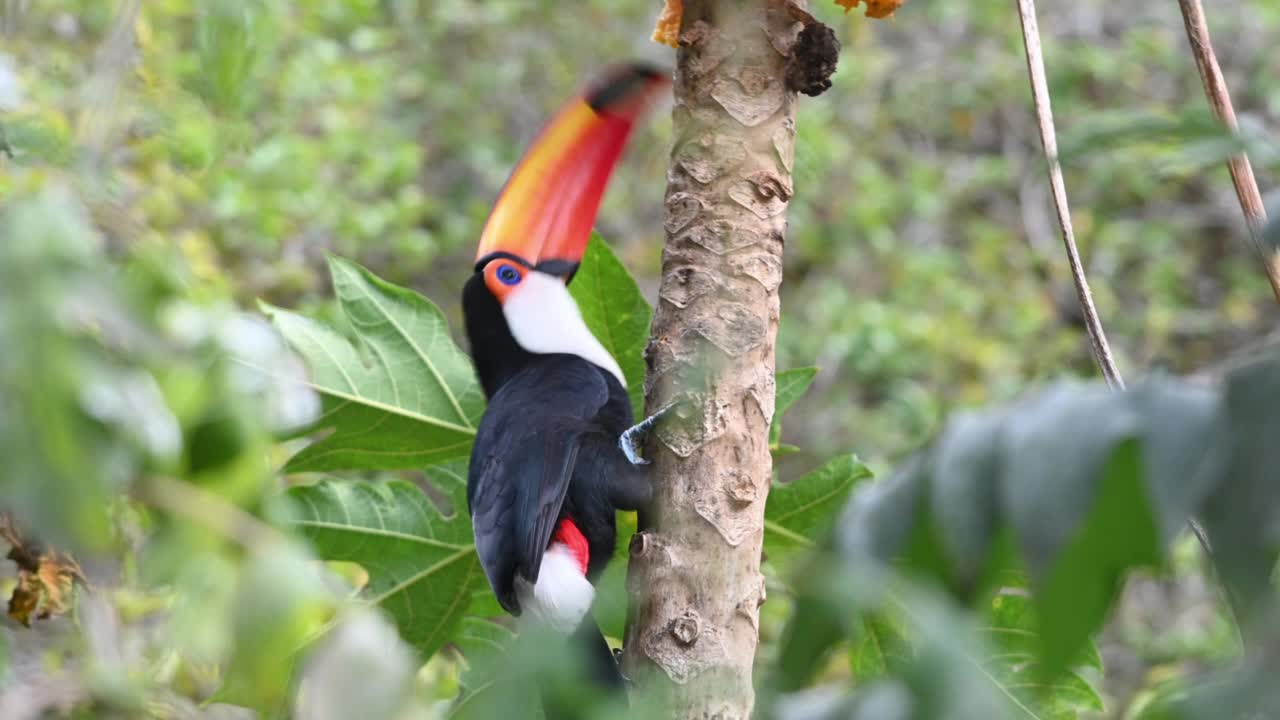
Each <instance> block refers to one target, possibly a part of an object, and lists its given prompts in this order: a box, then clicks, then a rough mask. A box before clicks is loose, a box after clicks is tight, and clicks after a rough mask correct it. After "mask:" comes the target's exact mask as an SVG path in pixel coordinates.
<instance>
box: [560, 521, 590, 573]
mask: <svg viewBox="0 0 1280 720" xmlns="http://www.w3.org/2000/svg"><path fill="white" fill-rule="evenodd" d="M555 543H561V544H563V545H564V546H565V547H567V548H569V552H571V553H573V559H574V560H577V561H578V569H580V570H581V571H582V574H583V575H586V574H587V561H588V560H589V559H590V557H591V556H590V552H589V550H588V548H587V537H586V536H585V535H583V534H582V531H581V530H579V529H578V526H577V525H575V524H574V523H573V521H572V520H570V519H569V518H564V519H563V520H561V521H560V522H559V524H557V525H556V531H555V532H554V533H552V535H551V544H555Z"/></svg>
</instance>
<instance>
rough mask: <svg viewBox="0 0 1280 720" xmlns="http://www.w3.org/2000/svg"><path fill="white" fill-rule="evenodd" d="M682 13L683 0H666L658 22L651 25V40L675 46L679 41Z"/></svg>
mask: <svg viewBox="0 0 1280 720" xmlns="http://www.w3.org/2000/svg"><path fill="white" fill-rule="evenodd" d="M682 15H684V0H666V4H665V5H663V6H662V14H660V15H658V24H657V25H655V26H654V27H653V41H654V42H659V43H662V44H663V45H669V46H671V47H675V46H676V45H677V44H678V43H679V41H680V17H681V16H682Z"/></svg>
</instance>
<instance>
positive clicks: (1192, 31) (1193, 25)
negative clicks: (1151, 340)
mask: <svg viewBox="0 0 1280 720" xmlns="http://www.w3.org/2000/svg"><path fill="white" fill-rule="evenodd" d="M1178 7H1180V8H1181V9H1182V22H1183V24H1184V25H1185V26H1186V28H1187V40H1188V41H1189V42H1190V43H1191V54H1192V55H1194V56H1195V58H1196V69H1197V70H1199V71H1200V80H1201V81H1203V82H1204V94H1205V96H1206V97H1208V98H1209V106H1210V107H1211V108H1213V114H1214V115H1216V116H1218V119H1219V120H1221V121H1222V124H1223V125H1226V126H1227V129H1228V130H1230V131H1231V132H1233V133H1235V132H1239V130H1240V125H1239V123H1238V122H1236V111H1235V108H1234V107H1232V105H1231V93H1230V92H1228V91H1227V81H1226V80H1225V79H1223V77H1222V68H1220V67H1219V66H1218V57H1217V55H1215V54H1214V52H1213V43H1212V42H1210V40H1209V23H1208V22H1207V21H1205V18H1204V6H1203V5H1201V4H1200V0H1178ZM1227 167H1228V168H1229V169H1230V170H1231V184H1232V185H1235V188H1236V198H1237V199H1239V200H1240V209H1241V210H1242V211H1244V219H1245V223H1246V224H1247V225H1248V226H1249V237H1250V238H1251V239H1252V240H1253V246H1254V248H1255V249H1256V250H1257V252H1258V255H1259V257H1260V258H1261V260H1262V269H1263V272H1265V273H1266V274H1267V281H1268V282H1270V283H1271V291H1272V292H1273V293H1275V296H1276V302H1280V253H1278V252H1276V251H1275V250H1273V249H1271V248H1269V247H1267V246H1266V244H1265V243H1263V242H1262V229H1263V227H1265V226H1266V224H1267V210H1266V208H1265V207H1263V205H1262V193H1261V192H1260V191H1259V190H1258V180H1257V179H1256V178H1254V176H1253V166H1252V165H1250V164H1249V156H1248V155H1247V154H1245V152H1244V151H1243V150H1242V151H1240V152H1239V153H1237V154H1235V155H1232V156H1231V158H1230V159H1228V160H1227Z"/></svg>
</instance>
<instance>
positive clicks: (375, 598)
mask: <svg viewBox="0 0 1280 720" xmlns="http://www.w3.org/2000/svg"><path fill="white" fill-rule="evenodd" d="M426 474H427V477H428V479H429V480H430V481H431V482H432V483H434V484H435V485H436V486H437V487H439V488H440V489H441V490H442V491H443V492H444V493H446V495H447V496H448V499H449V503H450V504H451V506H452V507H451V508H450V511H451V512H450V514H447V515H446V514H445V513H444V512H442V511H441V510H440V509H439V508H437V507H436V506H435V505H434V504H433V503H432V502H431V500H430V499H428V497H427V495H426V494H425V493H423V492H422V490H420V489H419V488H418V487H417V486H415V485H413V484H411V483H407V482H402V481H392V482H387V483H368V482H336V481H332V480H326V481H323V482H320V483H317V484H315V485H310V486H303V487H295V488H292V489H290V490H289V497H290V498H292V499H293V500H294V502H295V506H296V510H295V516H294V518H293V523H294V525H295V527H296V528H297V530H298V532H300V533H301V534H302V535H303V536H304V537H306V538H307V539H308V540H310V541H311V544H312V545H313V546H314V547H315V549H316V553H317V554H318V555H319V556H320V557H321V558H323V559H325V560H339V561H344V562H353V563H358V564H360V565H361V566H362V567H364V569H365V570H366V571H367V572H368V573H369V584H368V587H366V588H365V590H364V596H365V600H367V601H368V602H369V603H370V604H373V605H377V606H380V607H381V608H382V609H383V610H384V611H386V612H387V613H388V614H389V615H390V616H391V618H392V619H393V620H394V621H395V623H396V626H397V627H398V628H399V630H400V635H401V637H403V638H404V639H405V641H406V642H408V643H409V644H410V645H412V646H413V647H414V648H415V649H417V650H418V652H419V653H421V654H422V657H423V658H424V659H425V658H428V657H430V656H431V655H432V653H434V652H435V651H436V650H438V649H439V648H440V646H441V645H443V644H444V643H445V642H447V641H449V640H450V638H451V637H452V636H453V633H454V631H455V629H456V628H457V627H458V623H459V622H461V620H462V617H463V615H464V614H465V613H466V611H467V608H468V607H469V606H470V605H471V603H472V602H473V596H474V594H475V592H476V591H477V590H479V589H481V588H482V587H483V586H484V584H485V580H484V574H483V573H482V571H481V569H480V562H479V560H478V559H477V557H476V553H475V545H474V539H473V537H472V533H471V521H470V518H468V517H467V512H466V507H467V498H466V463H465V462H462V461H456V462H453V463H450V464H448V465H439V466H433V467H430V468H427V470H426Z"/></svg>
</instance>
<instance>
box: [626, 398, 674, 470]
mask: <svg viewBox="0 0 1280 720" xmlns="http://www.w3.org/2000/svg"><path fill="white" fill-rule="evenodd" d="M675 406H676V403H675V402H674V401H673V402H669V403H667V404H666V405H663V406H662V408H661V409H660V410H658V412H656V413H654V414H652V415H650V416H649V417H647V418H645V419H644V420H641V421H640V422H639V423H636V424H635V425H632V426H631V427H629V428H627V429H626V430H625V431H624V432H623V433H622V437H621V438H619V439H618V446H619V447H621V448H622V454H623V455H626V456H627V460H629V461H630V462H631V464H632V465H648V464H649V461H648V460H646V459H644V456H643V455H641V451H642V450H643V449H644V441H645V439H646V438H647V437H648V436H649V431H650V430H652V429H653V426H654V425H657V424H658V421H659V420H661V419H662V418H663V417H664V416H665V415H666V414H667V413H669V412H671V410H672V408H674V407H675Z"/></svg>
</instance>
